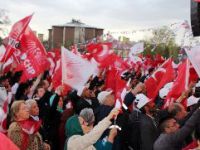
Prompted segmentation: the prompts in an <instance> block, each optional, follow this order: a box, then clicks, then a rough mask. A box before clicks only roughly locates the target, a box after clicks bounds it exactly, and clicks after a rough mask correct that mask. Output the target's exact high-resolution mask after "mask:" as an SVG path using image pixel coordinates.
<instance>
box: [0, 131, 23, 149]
mask: <svg viewBox="0 0 200 150" xmlns="http://www.w3.org/2000/svg"><path fill="white" fill-rule="evenodd" d="M0 141H1V143H0V149H6V150H19V148H18V147H17V146H16V145H15V144H14V143H13V141H11V140H10V139H9V138H8V137H7V136H6V135H5V134H3V133H0Z"/></svg>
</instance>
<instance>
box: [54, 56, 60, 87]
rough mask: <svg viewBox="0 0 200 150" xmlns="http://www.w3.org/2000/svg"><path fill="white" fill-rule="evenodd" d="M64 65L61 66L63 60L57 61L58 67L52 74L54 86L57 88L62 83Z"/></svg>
mask: <svg viewBox="0 0 200 150" xmlns="http://www.w3.org/2000/svg"><path fill="white" fill-rule="evenodd" d="M61 79H62V67H61V60H58V61H57V62H56V68H55V71H54V73H53V76H52V84H53V88H54V89H56V88H57V87H58V86H60V85H61V84H62V82H61Z"/></svg>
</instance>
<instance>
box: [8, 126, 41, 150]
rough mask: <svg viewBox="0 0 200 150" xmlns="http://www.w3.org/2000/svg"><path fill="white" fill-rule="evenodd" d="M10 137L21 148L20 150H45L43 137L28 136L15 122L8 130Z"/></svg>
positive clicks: (37, 134) (36, 134) (38, 135)
mask: <svg viewBox="0 0 200 150" xmlns="http://www.w3.org/2000/svg"><path fill="white" fill-rule="evenodd" d="M8 137H9V138H10V139H11V140H12V141H13V142H14V143H15V144H16V145H17V146H18V147H19V148H20V150H43V149H44V148H43V142H42V137H41V135H40V134H39V133H38V132H37V133H35V134H31V135H29V134H27V133H25V132H24V131H22V128H21V127H20V125H19V124H18V123H17V122H13V123H12V124H11V125H10V126H9V129H8Z"/></svg>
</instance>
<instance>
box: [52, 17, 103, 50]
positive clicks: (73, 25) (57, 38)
mask: <svg viewBox="0 0 200 150" xmlns="http://www.w3.org/2000/svg"><path fill="white" fill-rule="evenodd" d="M102 34H103V29H101V28H96V27H92V26H88V25H86V24H84V23H81V22H80V21H77V20H74V19H72V21H71V22H69V23H66V24H64V25H53V26H52V29H49V46H50V48H59V47H60V46H62V45H64V46H69V45H72V44H79V43H85V42H86V41H87V40H91V39H93V38H94V37H97V36H100V35H102Z"/></svg>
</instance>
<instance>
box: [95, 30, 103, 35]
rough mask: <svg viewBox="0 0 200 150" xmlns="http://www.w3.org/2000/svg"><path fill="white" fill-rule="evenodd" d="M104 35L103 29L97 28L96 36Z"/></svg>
mask: <svg viewBox="0 0 200 150" xmlns="http://www.w3.org/2000/svg"><path fill="white" fill-rule="evenodd" d="M101 35H103V29H96V30H95V37H97V36H101Z"/></svg>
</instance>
